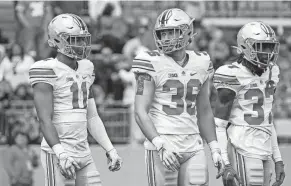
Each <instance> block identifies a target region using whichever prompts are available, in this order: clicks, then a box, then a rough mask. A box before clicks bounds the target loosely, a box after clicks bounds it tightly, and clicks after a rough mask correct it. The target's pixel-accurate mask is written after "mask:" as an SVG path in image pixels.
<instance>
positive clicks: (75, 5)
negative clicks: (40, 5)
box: [51, 1, 98, 16]
mask: <svg viewBox="0 0 291 186" xmlns="http://www.w3.org/2000/svg"><path fill="white" fill-rule="evenodd" d="M97 2H98V1H97ZM84 5H85V2H84V1H53V2H51V6H52V9H53V13H54V16H57V15H59V14H62V13H71V14H76V15H80V14H82V12H83V11H84V9H85V7H84Z"/></svg>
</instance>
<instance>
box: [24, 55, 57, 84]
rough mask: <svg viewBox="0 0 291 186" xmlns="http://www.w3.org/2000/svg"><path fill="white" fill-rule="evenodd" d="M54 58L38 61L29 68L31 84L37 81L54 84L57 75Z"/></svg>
mask: <svg viewBox="0 0 291 186" xmlns="http://www.w3.org/2000/svg"><path fill="white" fill-rule="evenodd" d="M53 63H54V59H53V58H49V59H45V60H41V61H37V62H35V63H34V64H32V65H31V67H30V69H29V80H30V83H31V85H33V84H35V83H37V82H45V83H49V84H52V82H53V81H54V79H56V78H57V75H56V73H55V71H54V69H53V65H54V64H53Z"/></svg>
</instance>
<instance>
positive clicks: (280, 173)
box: [273, 161, 285, 186]
mask: <svg viewBox="0 0 291 186" xmlns="http://www.w3.org/2000/svg"><path fill="white" fill-rule="evenodd" d="M275 172H276V182H275V183H273V186H280V185H282V183H283V181H284V179H285V171H284V163H283V161H278V162H276V163H275Z"/></svg>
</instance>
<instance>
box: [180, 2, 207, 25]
mask: <svg viewBox="0 0 291 186" xmlns="http://www.w3.org/2000/svg"><path fill="white" fill-rule="evenodd" d="M181 8H182V9H183V10H184V11H185V12H186V13H187V14H188V15H189V16H190V17H191V18H195V21H194V27H196V28H198V27H200V26H201V21H202V19H203V17H204V15H205V2H203V1H185V2H182V3H181Z"/></svg>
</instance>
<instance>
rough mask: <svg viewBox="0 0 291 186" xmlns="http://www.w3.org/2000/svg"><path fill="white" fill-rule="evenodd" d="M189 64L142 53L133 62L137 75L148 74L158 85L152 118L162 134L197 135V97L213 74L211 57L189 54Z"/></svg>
mask: <svg viewBox="0 0 291 186" xmlns="http://www.w3.org/2000/svg"><path fill="white" fill-rule="evenodd" d="M185 61H187V63H186V64H185V65H184V67H182V66H180V65H178V64H177V63H176V62H175V61H174V60H173V59H172V58H171V57H168V56H166V55H164V54H161V53H159V52H157V51H148V52H141V53H140V54H138V55H137V56H136V57H135V59H134V60H133V65H132V70H133V72H135V73H148V74H149V75H150V76H151V77H152V78H153V79H154V82H155V86H156V89H155V96H154V99H153V102H152V105H151V108H150V110H149V116H150V118H151V120H152V122H153V123H154V125H155V127H156V129H157V131H158V133H160V134H197V133H199V129H198V126H197V117H196V110H195V109H196V107H195V105H196V97H197V94H198V93H199V91H200V88H201V86H202V85H203V83H204V82H205V81H206V79H207V78H208V76H209V72H211V71H213V66H212V63H211V61H210V57H209V55H208V54H207V53H205V52H204V53H195V52H194V51H187V55H186V59H185Z"/></svg>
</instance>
